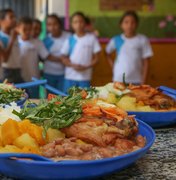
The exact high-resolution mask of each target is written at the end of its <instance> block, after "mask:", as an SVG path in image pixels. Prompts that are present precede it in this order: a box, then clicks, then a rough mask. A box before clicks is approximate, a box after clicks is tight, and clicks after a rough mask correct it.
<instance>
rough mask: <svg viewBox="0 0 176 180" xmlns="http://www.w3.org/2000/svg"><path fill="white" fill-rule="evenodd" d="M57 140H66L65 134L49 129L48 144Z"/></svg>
mask: <svg viewBox="0 0 176 180" xmlns="http://www.w3.org/2000/svg"><path fill="white" fill-rule="evenodd" d="M57 138H65V134H64V133H62V132H61V131H59V130H57V129H51V128H49V129H48V131H47V142H53V141H54V140H56V139H57Z"/></svg>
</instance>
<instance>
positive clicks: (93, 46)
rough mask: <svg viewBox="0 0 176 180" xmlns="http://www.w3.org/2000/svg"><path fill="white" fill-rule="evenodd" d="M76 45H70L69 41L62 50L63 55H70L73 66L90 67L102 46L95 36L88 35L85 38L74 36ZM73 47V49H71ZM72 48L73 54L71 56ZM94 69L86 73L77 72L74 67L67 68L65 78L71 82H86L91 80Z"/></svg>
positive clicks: (85, 71)
mask: <svg viewBox="0 0 176 180" xmlns="http://www.w3.org/2000/svg"><path fill="white" fill-rule="evenodd" d="M72 38H73V39H74V45H70V39H68V40H67V41H66V42H65V43H64V46H63V48H62V51H61V52H62V54H63V55H69V58H70V61H71V62H72V63H73V64H80V65H83V66H84V65H85V66H88V65H90V64H91V60H92V58H93V54H96V53H98V52H99V51H100V50H101V47H100V44H99V42H98V40H97V38H96V37H95V35H94V34H91V33H86V34H85V36H83V37H78V36H77V35H75V34H74V35H73V36H72ZM70 46H73V47H70ZM70 48H72V52H71V54H70V52H69V51H70ZM91 76H92V68H89V69H87V70H84V71H76V70H75V69H73V68H72V67H66V69H65V78H66V79H69V80H78V81H85V80H88V81H89V80H91Z"/></svg>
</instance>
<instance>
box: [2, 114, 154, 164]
mask: <svg viewBox="0 0 176 180" xmlns="http://www.w3.org/2000/svg"><path fill="white" fill-rule="evenodd" d="M136 120H137V122H138V123H140V124H142V125H143V126H144V127H145V128H147V129H148V131H150V133H151V135H152V140H151V141H150V142H149V143H147V145H146V146H145V147H143V148H141V149H139V150H136V151H133V152H131V153H128V154H124V155H121V156H116V157H111V158H104V159H98V160H62V161H58V162H55V161H53V162H52V161H26V160H22V159H18V160H15V161H16V162H17V163H18V162H19V163H25V164H41V165H42V164H43V165H46V164H47V165H80V164H82V165H84V164H92V163H94V164H99V163H105V162H110V161H111V162H112V161H117V160H121V159H126V158H128V157H131V156H135V155H138V154H139V153H142V152H145V151H147V150H148V149H149V148H150V147H151V146H152V145H153V144H154V142H155V138H156V134H155V131H154V130H153V129H152V127H151V126H149V125H148V124H147V123H145V122H143V121H141V120H139V119H137V118H136ZM0 158H1V157H0Z"/></svg>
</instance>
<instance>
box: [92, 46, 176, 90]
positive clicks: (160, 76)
mask: <svg viewBox="0 0 176 180" xmlns="http://www.w3.org/2000/svg"><path fill="white" fill-rule="evenodd" d="M102 48H103V51H102V53H101V58H100V62H99V64H98V65H97V66H96V67H95V68H94V73H93V80H92V85H97V86H100V85H104V84H106V83H108V82H110V81H111V78H112V72H111V69H110V67H109V65H108V63H107V60H106V57H105V52H104V48H105V44H102ZM152 48H153V51H154V56H153V58H152V59H151V62H150V67H149V75H148V78H147V84H150V85H152V86H159V85H166V86H169V87H173V88H176V43H161V44H157V43H155V44H152Z"/></svg>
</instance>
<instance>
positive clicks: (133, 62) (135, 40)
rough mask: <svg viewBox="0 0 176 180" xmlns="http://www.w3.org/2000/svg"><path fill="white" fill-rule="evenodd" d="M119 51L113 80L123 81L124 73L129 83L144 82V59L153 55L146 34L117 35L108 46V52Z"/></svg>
mask: <svg viewBox="0 0 176 180" xmlns="http://www.w3.org/2000/svg"><path fill="white" fill-rule="evenodd" d="M115 50H116V51H117V57H116V60H115V64H114V67H113V81H119V82H122V81H123V73H125V79H126V82H128V83H141V82H142V68H143V60H144V59H146V58H149V57H152V56H153V51H152V48H151V45H150V43H149V41H148V39H147V37H145V36H144V35H141V34H137V35H136V36H134V37H132V38H127V37H125V35H124V34H121V35H119V36H115V37H114V38H112V39H111V40H110V42H109V43H108V45H107V47H106V53H108V54H110V53H111V52H113V51H115Z"/></svg>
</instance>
